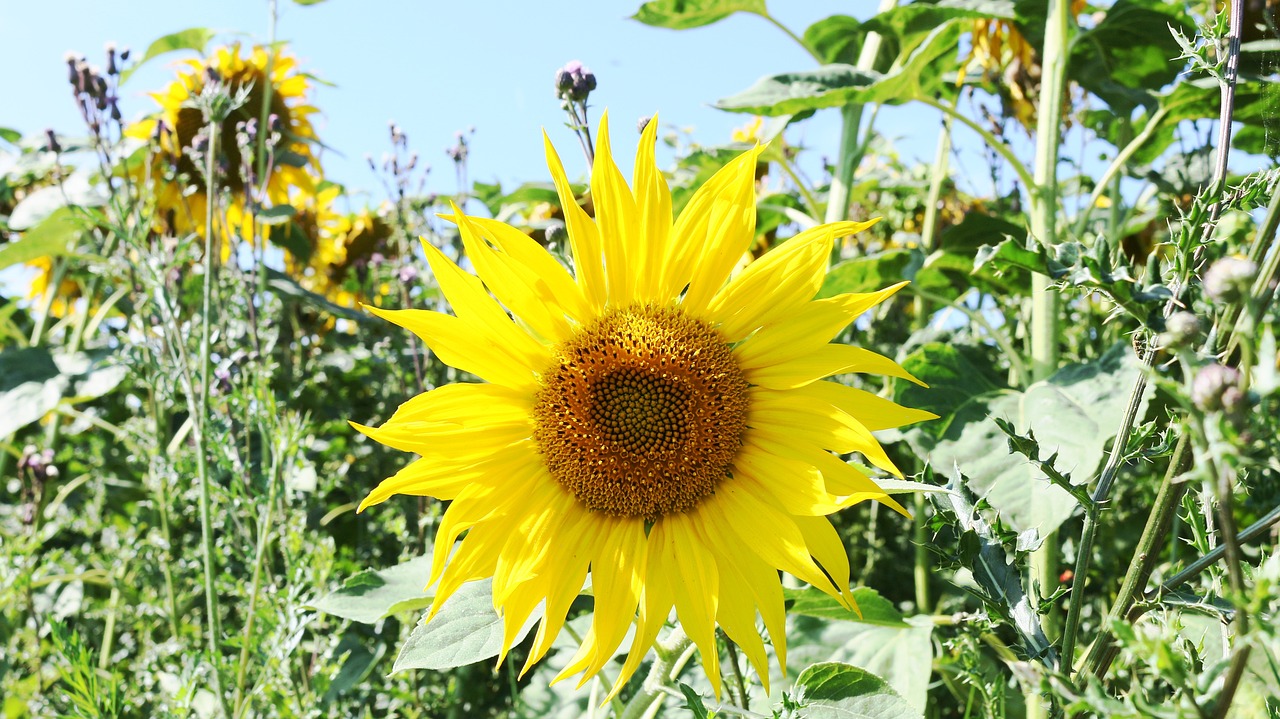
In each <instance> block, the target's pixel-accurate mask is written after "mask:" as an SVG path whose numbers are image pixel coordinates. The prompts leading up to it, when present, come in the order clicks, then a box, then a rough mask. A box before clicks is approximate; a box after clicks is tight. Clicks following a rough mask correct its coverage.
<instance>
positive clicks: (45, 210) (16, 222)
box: [9, 176, 107, 231]
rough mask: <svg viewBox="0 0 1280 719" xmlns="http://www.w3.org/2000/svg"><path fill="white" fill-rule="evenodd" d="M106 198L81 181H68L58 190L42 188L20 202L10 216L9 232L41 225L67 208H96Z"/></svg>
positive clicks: (77, 178) (78, 177)
mask: <svg viewBox="0 0 1280 719" xmlns="http://www.w3.org/2000/svg"><path fill="white" fill-rule="evenodd" d="M106 201H107V196H106V194H105V193H104V192H103V191H102V190H101V189H99V188H97V187H95V186H93V185H91V184H89V183H88V181H86V180H84V178H82V177H80V176H77V177H76V180H73V181H68V182H66V183H64V184H62V185H61V186H58V187H42V188H40V189H38V190H36V191H35V192H32V193H31V194H29V195H27V196H26V197H24V198H22V201H21V202H19V203H18V205H17V206H16V207H14V208H13V213H12V214H11V215H10V216H9V228H10V229H13V230H19V231H21V230H26V229H30V228H32V227H35V226H36V225H38V224H40V223H41V222H43V221H44V220H46V219H47V218H48V217H49V216H51V215H52V214H53V213H55V212H57V211H58V210H60V209H62V208H64V207H67V206H70V205H79V206H81V207H98V206H100V205H103V204H106Z"/></svg>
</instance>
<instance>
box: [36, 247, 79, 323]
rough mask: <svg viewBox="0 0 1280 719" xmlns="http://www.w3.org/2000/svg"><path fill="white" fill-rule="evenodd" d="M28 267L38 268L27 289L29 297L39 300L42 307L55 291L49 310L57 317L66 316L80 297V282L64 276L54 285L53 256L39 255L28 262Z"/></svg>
mask: <svg viewBox="0 0 1280 719" xmlns="http://www.w3.org/2000/svg"><path fill="white" fill-rule="evenodd" d="M27 267H30V268H32V269H34V270H36V275H35V276H34V277H32V278H31V285H30V287H29V288H28V289H27V299H28V300H31V301H32V302H39V303H40V307H41V309H43V307H44V303H46V302H49V293H50V292H53V293H54V297H53V301H52V302H51V303H50V304H49V312H50V313H51V314H53V315H54V316H55V317H63V316H66V314H67V313H68V312H70V311H71V304H72V303H73V302H75V301H76V300H78V299H80V294H81V293H80V284H79V283H78V282H76V281H75V280H74V279H71V278H70V277H63V278H62V282H60V283H59V284H58V286H57V287H56V288H55V287H53V274H54V272H53V258H52V257H37V258H36V259H34V260H31V261H30V262H28V263H27Z"/></svg>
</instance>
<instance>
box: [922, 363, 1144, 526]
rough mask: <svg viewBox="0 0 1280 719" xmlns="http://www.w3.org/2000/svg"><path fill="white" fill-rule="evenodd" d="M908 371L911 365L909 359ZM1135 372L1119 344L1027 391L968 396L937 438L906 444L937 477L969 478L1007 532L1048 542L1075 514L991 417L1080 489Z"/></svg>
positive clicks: (1064, 497) (1114, 424) (1098, 457)
mask: <svg viewBox="0 0 1280 719" xmlns="http://www.w3.org/2000/svg"><path fill="white" fill-rule="evenodd" d="M906 364H907V365H908V366H913V367H914V366H916V365H915V363H913V362H911V361H910V360H908V361H907V363H906ZM916 371H920V370H919V368H918V367H916ZM1140 372H1142V367H1141V363H1140V362H1139V361H1138V360H1137V358H1136V357H1135V356H1134V354H1133V350H1132V349H1131V348H1130V347H1129V346H1128V345H1127V344H1124V343H1121V344H1117V345H1115V346H1114V347H1112V348H1111V349H1110V350H1109V351H1108V352H1107V353H1106V354H1105V355H1103V356H1102V357H1101V358H1099V359H1098V360H1096V361H1093V362H1089V363H1086V364H1073V365H1068V366H1066V367H1063V368H1062V369H1060V370H1058V372H1056V373H1055V374H1054V375H1053V376H1051V377H1049V378H1048V379H1045V380H1042V381H1040V382H1036V383H1035V384H1033V385H1031V386H1030V387H1028V388H1027V390H1026V392H1018V391H1016V390H1011V389H997V390H992V391H988V392H983V393H981V394H971V395H970V398H969V399H968V401H966V402H965V403H964V404H962V405H960V406H959V407H957V408H956V409H955V410H954V411H953V412H951V413H950V414H949V415H944V416H943V418H942V422H941V424H943V425H944V427H945V429H944V431H943V432H942V434H941V436H940V437H939V438H934V437H931V436H930V435H928V434H925V433H924V432H910V433H907V435H906V437H907V440H908V442H911V443H912V445H913V446H914V447H915V449H916V450H917V452H919V453H920V456H923V457H928V459H929V462H930V464H932V465H933V466H934V467H936V468H938V469H939V470H943V471H947V470H950V468H951V467H952V466H953V465H958V466H959V467H960V468H961V470H963V471H964V473H965V474H966V475H968V476H970V477H971V478H972V479H971V486H972V488H973V490H974V491H975V492H977V493H978V495H979V496H981V497H983V498H984V499H986V500H987V501H988V502H989V503H990V504H991V506H992V508H994V509H995V510H996V511H997V512H999V514H1000V516H1001V518H1002V519H1003V520H1004V522H1005V524H1006V525H1008V526H1009V527H1011V528H1012V529H1014V530H1016V531H1024V530H1027V529H1035V530H1037V531H1038V532H1039V534H1040V536H1042V537H1043V536H1047V535H1048V534H1049V532H1052V531H1053V530H1054V529H1056V528H1057V527H1058V526H1059V525H1060V524H1062V522H1064V521H1066V519H1067V518H1068V517H1070V516H1071V514H1072V513H1073V512H1075V510H1076V507H1077V503H1076V501H1075V500H1074V499H1073V498H1072V497H1071V495H1070V494H1068V493H1067V492H1066V491H1065V490H1063V489H1061V488H1059V487H1056V486H1053V485H1052V484H1050V483H1049V481H1048V478H1046V477H1045V476H1044V474H1043V473H1042V472H1040V471H1039V470H1037V469H1035V468H1034V467H1033V466H1032V465H1031V464H1030V463H1029V462H1028V461H1027V460H1026V458H1024V457H1022V456H1021V455H1014V454H1010V452H1009V450H1008V437H1007V436H1006V435H1005V433H1004V432H1003V431H1001V429H1000V427H999V426H998V425H997V424H996V423H995V422H993V421H991V419H990V418H991V417H1000V418H1002V419H1006V420H1008V421H1010V422H1011V423H1012V424H1013V426H1014V428H1015V430H1016V431H1017V432H1018V433H1019V434H1026V433H1027V432H1028V431H1034V432H1035V435H1036V438H1037V439H1038V440H1039V441H1040V445H1041V447H1043V448H1044V453H1045V455H1052V454H1054V453H1057V455H1058V456H1059V458H1060V459H1058V461H1057V466H1058V467H1059V468H1060V469H1061V470H1063V471H1065V472H1067V473H1069V474H1070V475H1071V478H1072V482H1073V483H1075V484H1083V483H1085V482H1088V481H1089V480H1090V479H1092V477H1093V473H1094V471H1095V469H1096V468H1097V466H1098V463H1099V461H1100V460H1101V459H1102V457H1103V452H1104V449H1105V448H1106V444H1107V442H1108V441H1109V440H1110V438H1111V437H1112V435H1114V434H1115V430H1116V427H1117V425H1118V424H1119V417H1120V414H1121V412H1122V411H1123V409H1124V406H1125V403H1126V402H1127V400H1128V392H1129V389H1130V388H1131V387H1132V386H1133V383H1134V381H1135V380H1136V379H1137V377H1138V374H1139V373H1140ZM926 374H927V373H926ZM926 381H928V380H926ZM979 386H980V385H979ZM956 389H959V388H956ZM1139 413H1141V412H1139Z"/></svg>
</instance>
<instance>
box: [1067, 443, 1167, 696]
mask: <svg viewBox="0 0 1280 719" xmlns="http://www.w3.org/2000/svg"><path fill="white" fill-rule="evenodd" d="M1189 446H1190V440H1189V439H1188V437H1187V433H1186V432H1182V433H1181V434H1180V436H1179V437H1178V443H1177V444H1176V445H1175V446H1174V449H1173V456H1172V457H1171V458H1170V459H1169V467H1168V469H1167V470H1166V471H1165V473H1164V478H1163V479H1162V480H1161V482H1160V488H1159V489H1158V490H1156V498H1155V501H1154V502H1153V503H1152V504H1153V506H1152V509H1151V513H1150V514H1149V515H1147V523H1146V525H1145V526H1144V527H1143V528H1142V535H1141V536H1140V537H1139V538H1138V546H1137V547H1136V548H1135V549H1134V553H1133V561H1131V562H1129V569H1128V570H1127V571H1126V572H1125V575H1124V580H1123V581H1122V582H1121V583H1120V591H1119V592H1118V593H1117V595H1116V599H1115V601H1114V602H1112V603H1111V609H1110V611H1109V612H1108V613H1107V620H1106V621H1104V622H1101V623H1100V625H1099V630H1098V631H1099V633H1098V637H1097V638H1096V639H1095V640H1094V642H1093V646H1092V647H1091V648H1090V649H1089V654H1088V655H1087V656H1086V657H1085V660H1084V664H1083V665H1082V667H1081V670H1080V672H1081V673H1082V674H1087V673H1092V674H1093V675H1094V676H1095V677H1097V678H1098V679H1101V678H1102V677H1104V676H1106V673H1107V670H1108V669H1109V668H1110V666H1111V658H1112V657H1114V656H1115V653H1114V652H1113V651H1112V647H1113V643H1112V637H1111V626H1112V624H1114V623H1115V622H1116V621H1119V620H1123V619H1124V618H1126V617H1127V616H1128V615H1129V611H1130V610H1131V609H1132V608H1133V605H1134V603H1135V602H1136V600H1137V598H1138V597H1139V596H1141V595H1142V593H1143V592H1144V591H1145V589H1146V586H1147V582H1148V580H1150V578H1151V573H1152V571H1154V570H1155V566H1156V562H1157V560H1159V558H1160V552H1159V549H1158V548H1159V546H1160V545H1161V544H1163V542H1164V540H1165V537H1166V536H1167V535H1168V533H1169V527H1170V525H1171V523H1172V520H1173V518H1174V516H1175V515H1176V509H1177V506H1178V500H1179V499H1180V498H1181V497H1182V492H1183V490H1184V489H1185V487H1186V485H1185V484H1183V483H1181V482H1177V481H1175V480H1176V479H1177V477H1178V476H1179V475H1181V474H1182V473H1183V472H1184V471H1186V468H1187V466H1188V461H1189V460H1190V458H1191V453H1190V451H1189ZM1076 581H1081V579H1080V577H1078V576H1077V577H1076Z"/></svg>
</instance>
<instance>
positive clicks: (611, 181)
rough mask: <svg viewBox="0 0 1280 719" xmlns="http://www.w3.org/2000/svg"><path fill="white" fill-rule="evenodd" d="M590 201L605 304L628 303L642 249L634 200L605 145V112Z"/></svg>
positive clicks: (632, 292)
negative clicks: (599, 249)
mask: <svg viewBox="0 0 1280 719" xmlns="http://www.w3.org/2000/svg"><path fill="white" fill-rule="evenodd" d="M591 200H592V201H593V202H594V203H595V208H596V227H598V228H600V241H601V243H602V247H603V248H604V271H605V276H607V277H608V278H609V281H608V287H609V303H610V304H615V305H629V304H631V303H633V302H635V301H636V300H637V299H638V298H637V297H636V294H635V289H634V285H635V283H634V282H633V281H632V275H633V274H634V273H635V272H636V270H637V267H636V262H637V260H639V256H638V255H639V253H640V251H641V250H642V247H641V246H640V239H639V238H638V237H637V236H636V231H637V230H639V229H640V227H639V223H638V218H637V213H636V200H635V197H634V196H632V194H631V188H629V187H627V181H626V180H624V179H623V177H622V173H621V172H619V171H618V166H617V164H615V163H614V161H613V151H612V149H611V148H610V145H609V113H608V112H606V113H604V115H603V116H601V118H600V132H599V136H598V137H597V139H596V155H595V163H594V164H593V165H592V168H591Z"/></svg>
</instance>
